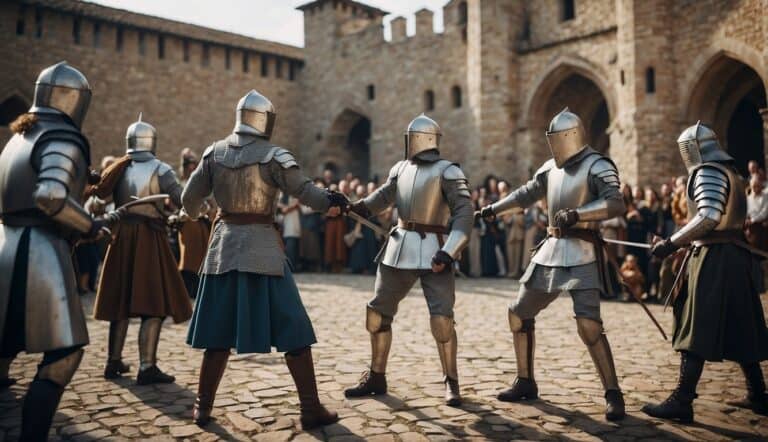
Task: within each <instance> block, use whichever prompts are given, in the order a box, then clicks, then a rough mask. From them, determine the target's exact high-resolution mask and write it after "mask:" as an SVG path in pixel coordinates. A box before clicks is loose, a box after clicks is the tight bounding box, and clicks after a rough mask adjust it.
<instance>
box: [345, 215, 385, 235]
mask: <svg viewBox="0 0 768 442" xmlns="http://www.w3.org/2000/svg"><path fill="white" fill-rule="evenodd" d="M346 215H347V216H348V217H350V218H352V219H353V220H355V221H357V222H359V223H360V224H362V225H364V226H365V227H368V228H369V229H371V230H373V232H374V233H376V234H377V235H381V236H383V237H385V238H386V237H387V235H389V233H387V231H386V230H384V229H382V228H381V227H379V226H378V225H376V224H374V223H372V222H371V221H368V220H367V219H365V218H363V217H362V216H360V215H358V214H356V213H355V212H351V211H350V212H347V213H346Z"/></svg>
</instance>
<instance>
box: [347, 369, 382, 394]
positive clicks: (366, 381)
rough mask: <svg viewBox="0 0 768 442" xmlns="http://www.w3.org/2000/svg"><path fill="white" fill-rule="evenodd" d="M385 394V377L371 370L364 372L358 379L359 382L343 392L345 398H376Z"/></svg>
mask: <svg viewBox="0 0 768 442" xmlns="http://www.w3.org/2000/svg"><path fill="white" fill-rule="evenodd" d="M386 393H387V377H386V376H384V373H376V372H375V371H373V370H370V371H366V372H365V373H363V376H362V377H361V378H360V382H359V383H358V384H357V385H356V386H354V387H352V388H347V389H346V390H344V396H346V397H363V396H377V395H380V394H386Z"/></svg>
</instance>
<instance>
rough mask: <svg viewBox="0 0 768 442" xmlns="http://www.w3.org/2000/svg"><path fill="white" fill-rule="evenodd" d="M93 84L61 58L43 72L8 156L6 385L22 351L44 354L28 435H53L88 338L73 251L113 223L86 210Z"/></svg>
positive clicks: (1, 187)
mask: <svg viewBox="0 0 768 442" xmlns="http://www.w3.org/2000/svg"><path fill="white" fill-rule="evenodd" d="M90 100H91V88H90V86H89V85H88V80H86V78H85V76H83V74H82V73H80V72H79V71H78V70H77V69H75V68H73V67H71V66H69V65H68V64H67V63H66V62H60V63H57V64H55V65H53V66H49V67H48V68H46V69H44V70H43V71H42V72H41V73H40V76H39V77H38V78H37V83H36V84H35V95H34V103H33V105H32V108H31V109H30V110H29V112H28V113H26V114H24V115H22V116H21V117H19V118H18V119H17V120H16V121H15V122H14V123H13V124H11V129H12V131H13V132H14V135H13V137H12V138H11V140H10V141H9V142H8V144H6V145H5V148H4V149H3V151H2V154H0V219H1V220H2V222H1V223H0V273H2V274H3V276H2V277H1V278H0V388H7V387H8V386H9V385H11V384H13V383H14V380H12V379H10V378H8V367H9V365H10V364H11V362H12V361H13V359H14V358H15V357H16V355H17V354H18V353H19V352H22V351H25V352H27V353H43V355H44V356H43V360H42V362H41V363H40V365H38V369H37V375H36V376H35V379H34V380H33V381H32V382H31V383H30V385H29V389H28V391H27V395H26V396H25V398H24V404H23V408H22V423H21V436H20V440H25V441H38V440H46V439H47V438H48V431H49V429H50V427H51V421H52V419H53V415H54V413H55V412H56V407H57V406H58V404H59V400H60V399H61V395H62V394H63V392H64V388H65V387H66V386H67V384H68V383H69V381H70V380H71V379H72V376H73V375H74V373H75V370H77V367H78V365H79V364H80V360H81V359H82V357H83V349H82V348H83V346H85V345H86V344H88V330H87V329H86V325H85V315H84V314H83V309H82V306H81V305H80V297H79V296H78V293H77V284H76V282H75V272H74V270H73V263H72V257H71V253H72V247H73V245H74V242H75V241H77V240H79V239H95V238H97V237H98V236H99V234H100V232H102V231H103V228H104V227H105V225H106V223H105V221H103V220H96V219H93V218H92V217H91V216H90V215H89V214H88V213H87V212H86V211H85V209H84V208H83V207H82V205H81V202H82V200H83V193H84V191H85V187H86V184H87V183H88V182H89V179H88V178H89V167H90V147H89V144H88V140H87V139H86V138H85V137H84V136H83V134H82V133H81V132H80V127H81V125H82V123H83V119H84V118H85V114H86V111H87V110H88V104H89V102H90Z"/></svg>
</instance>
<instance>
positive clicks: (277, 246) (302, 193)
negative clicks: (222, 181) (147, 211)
mask: <svg viewBox="0 0 768 442" xmlns="http://www.w3.org/2000/svg"><path fill="white" fill-rule="evenodd" d="M238 142H239V143H242V144H241V145H242V146H245V147H242V149H253V150H254V151H253V152H249V153H247V155H245V154H244V155H242V156H243V157H246V156H247V157H248V158H247V161H248V162H250V163H246V164H244V165H243V166H244V167H259V168H260V171H259V172H260V176H261V179H263V181H264V183H265V184H266V185H268V186H271V187H273V188H277V189H280V190H281V191H283V192H284V193H286V194H288V195H291V196H294V197H296V198H298V199H299V201H300V202H301V203H302V204H304V205H306V206H309V207H311V208H312V209H314V210H317V211H321V212H324V211H327V210H328V208H329V201H328V198H327V196H326V193H325V191H323V190H321V189H318V188H317V187H315V185H314V184H313V183H312V181H311V180H310V179H309V178H307V177H306V176H304V174H303V173H302V172H301V170H300V168H299V166H298V165H297V164H296V162H295V159H294V158H293V156H292V155H291V154H290V153H289V152H287V151H285V150H281V154H280V155H279V156H274V157H268V156H267V155H268V154H269V152H270V151H271V150H270V149H267V148H265V146H264V144H265V143H266V142H261V141H259V140H256V141H254V140H253V139H252V138H250V137H239V141H238ZM249 144H250V146H248V145H249ZM272 147H274V146H272ZM257 149H258V150H257ZM228 170H229V169H228V168H227V167H224V166H222V165H219V164H216V163H215V161H214V155H206V156H204V158H203V161H202V162H201V163H200V164H199V165H198V167H197V169H196V170H195V171H194V172H193V173H192V175H191V176H190V178H189V181H188V183H187V186H186V188H185V189H184V193H183V195H182V200H183V204H184V209H185V210H186V211H187V213H188V214H189V215H190V216H191V217H193V218H196V217H197V216H198V215H199V210H200V207H201V205H202V204H203V202H204V201H205V200H206V199H207V198H209V197H210V196H211V194H212V193H213V191H214V188H213V182H214V180H213V178H214V175H215V174H217V173H228ZM237 184H239V186H237V187H236V188H232V189H217V192H216V193H217V194H220V195H222V194H234V193H237V192H243V191H244V190H245V189H244V188H243V187H240V186H246V187H247V186H248V185H249V184H252V183H237ZM233 187H235V186H234V184H233ZM222 190H224V191H222ZM214 199H216V197H215V196H214ZM216 202H217V204H219V206H224V207H226V206H227V205H226V204H222V203H223V202H222V201H219V200H218V199H216ZM275 207H276V205H275ZM286 259H287V258H286V256H285V252H284V251H283V248H282V242H281V239H280V237H279V234H278V232H277V230H276V229H275V228H274V227H273V226H271V225H265V224H242V225H241V224H231V223H226V222H218V223H216V225H215V226H214V228H213V232H212V234H211V240H210V243H209V248H208V253H207V254H206V257H205V261H204V262H203V267H202V269H201V273H203V274H212V275H218V274H222V273H226V272H229V271H232V270H236V271H240V272H250V273H259V274H263V275H272V276H283V272H284V265H285V261H286Z"/></svg>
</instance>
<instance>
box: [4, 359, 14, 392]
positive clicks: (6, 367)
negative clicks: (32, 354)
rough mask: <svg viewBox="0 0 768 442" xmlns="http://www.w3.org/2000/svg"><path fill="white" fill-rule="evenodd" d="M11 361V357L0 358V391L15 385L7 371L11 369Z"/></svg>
mask: <svg viewBox="0 0 768 442" xmlns="http://www.w3.org/2000/svg"><path fill="white" fill-rule="evenodd" d="M13 359H14V358H12V357H10V358H0V391H2V390H4V389H6V388H8V387H10V386H11V385H13V384H15V383H16V379H13V378H10V377H9V376H8V371H9V370H10V369H11V362H13Z"/></svg>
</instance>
